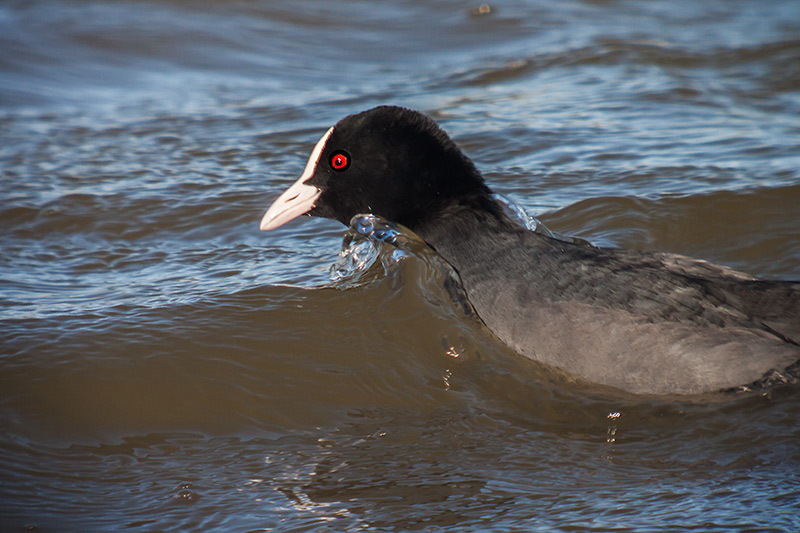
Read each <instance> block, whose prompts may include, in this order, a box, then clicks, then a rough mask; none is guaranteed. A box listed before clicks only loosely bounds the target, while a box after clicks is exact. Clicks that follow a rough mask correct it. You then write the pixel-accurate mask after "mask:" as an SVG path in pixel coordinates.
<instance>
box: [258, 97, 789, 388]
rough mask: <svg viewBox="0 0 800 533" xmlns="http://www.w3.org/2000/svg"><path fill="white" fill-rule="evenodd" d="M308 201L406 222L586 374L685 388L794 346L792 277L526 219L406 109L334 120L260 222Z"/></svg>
mask: <svg viewBox="0 0 800 533" xmlns="http://www.w3.org/2000/svg"><path fill="white" fill-rule="evenodd" d="M340 163H341V165H339V164H340ZM337 166H339V167H341V168H337ZM298 199H299V200H298ZM308 211H310V213H311V214H319V215H321V216H327V217H329V218H334V219H336V220H339V221H341V222H344V223H347V222H348V221H349V219H350V218H351V217H352V216H354V215H356V214H359V213H367V212H371V213H374V214H376V215H380V216H382V217H384V218H387V219H389V220H392V221H394V222H397V223H400V224H403V225H405V226H406V227H408V228H409V229H411V230H412V231H414V232H415V233H417V234H418V235H419V236H420V237H421V238H422V239H423V240H424V241H425V242H426V243H428V245H430V246H431V247H432V248H433V249H434V250H435V251H436V252H437V253H438V254H439V255H441V256H442V258H444V260H445V261H447V262H448V263H449V264H450V265H451V266H452V267H453V268H454V269H455V271H456V272H457V273H458V275H459V277H460V280H461V283H462V285H463V288H464V290H465V292H466V294H467V296H468V298H469V300H470V302H471V303H472V305H473V307H474V308H475V310H476V312H477V314H478V316H479V317H480V318H481V319H482V320H483V322H484V323H485V324H486V325H487V326H488V327H489V329H491V330H492V331H493V332H494V334H495V335H496V336H497V337H498V338H499V339H501V340H502V341H503V342H505V343H506V344H508V345H509V346H510V347H512V348H513V349H515V350H516V351H518V352H519V353H521V354H523V355H525V356H527V357H530V358H532V359H534V360H537V361H540V362H542V363H545V364H548V365H552V366H554V367H557V368H560V369H561V370H564V371H566V372H568V373H569V374H572V375H574V376H577V377H579V378H582V379H585V380H588V381H592V382H596V383H601V384H604V385H609V386H612V387H616V388H619V389H623V390H627V391H630V392H635V393H643V394H693V393H702V392H708V391H717V390H723V389H729V388H733V387H738V386H746V385H748V384H751V383H754V382H756V381H759V380H761V379H764V378H765V377H767V376H769V375H770V374H771V373H773V372H782V371H784V370H786V369H787V368H789V367H791V366H792V365H796V363H797V361H798V360H800V344H798V342H799V341H800V283H795V282H782V281H765V280H758V279H755V278H751V277H749V276H747V275H745V274H742V273H739V272H735V271H733V270H731V269H728V268H726V267H722V266H718V265H714V264H711V263H708V262H705V261H699V260H695V259H691V258H688V257H684V256H679V255H674V254H663V253H644V252H635V251H627V250H620V249H603V248H595V247H592V246H586V245H581V244H574V243H571V242H564V241H562V240H558V239H554V238H551V237H548V236H546V235H542V234H540V233H535V232H531V231H528V230H527V229H525V228H523V227H522V226H520V225H519V224H517V223H516V222H514V221H512V220H511V219H509V218H508V217H507V216H506V215H505V214H504V212H503V209H502V208H501V206H500V205H499V204H498V203H497V201H496V200H494V199H493V197H492V195H491V191H490V189H489V188H488V187H487V186H486V185H485V183H484V182H483V179H482V177H481V176H480V173H479V172H478V171H477V169H475V167H474V165H473V164H472V162H471V161H470V160H469V159H468V158H467V157H466V156H464V155H463V154H462V153H461V151H460V150H458V148H457V147H456V145H455V144H454V143H453V142H452V141H451V140H450V139H449V138H448V137H447V135H446V134H445V133H444V132H443V131H442V130H440V129H439V128H438V127H437V126H436V125H435V123H434V122H433V121H431V120H430V119H428V118H427V117H425V116H424V115H421V114H419V113H416V112H413V111H410V110H406V109H401V108H395V107H380V108H375V109H373V110H370V111H366V112H364V113H360V114H358V115H351V116H350V117H347V118H345V119H343V120H342V121H340V122H339V123H338V124H337V125H336V126H335V127H334V128H332V129H331V130H329V132H328V133H326V135H325V136H324V137H323V138H322V139H321V140H320V142H319V143H318V145H317V147H315V150H314V153H312V157H311V158H310V159H309V163H308V166H307V167H306V171H305V172H304V174H303V176H301V178H300V179H299V180H298V182H297V183H296V184H295V185H293V186H292V188H290V189H289V190H288V191H287V192H286V193H284V195H282V196H281V197H280V198H279V199H278V200H277V201H276V202H275V204H273V206H272V207H271V208H270V210H269V211H268V212H267V214H266V215H265V216H264V219H263V220H262V229H271V228H272V227H277V226H278V225H280V224H282V223H283V222H285V221H286V220H289V219H291V218H294V216H297V215H299V214H302V213H304V212H308Z"/></svg>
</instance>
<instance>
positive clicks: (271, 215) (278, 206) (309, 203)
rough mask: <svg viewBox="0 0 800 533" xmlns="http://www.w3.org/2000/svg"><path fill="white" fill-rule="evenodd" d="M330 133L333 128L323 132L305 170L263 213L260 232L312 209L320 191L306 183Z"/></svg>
mask: <svg viewBox="0 0 800 533" xmlns="http://www.w3.org/2000/svg"><path fill="white" fill-rule="evenodd" d="M331 133H333V128H331V129H329V130H328V131H327V132H325V135H323V136H322V138H321V139H320V140H319V142H317V145H316V146H314V149H313V150H312V151H311V155H310V156H309V158H308V163H306V168H305V169H304V170H303V173H302V174H301V175H300V177H299V178H298V179H297V181H296V182H294V184H292V186H291V187H289V188H288V189H286V190H285V191H284V192H283V194H281V195H280V196H278V199H277V200H275V201H274V202H273V203H272V205H271V206H269V209H267V212H266V213H264V217H263V218H262V219H261V226H260V227H261V230H262V231H265V230H270V229H275V228H277V227H278V226H282V225H283V224H285V223H287V222H289V221H290V220H292V219H293V218H297V217H299V216H300V215H302V214H304V213H308V212H309V211H311V209H312V208H313V207H314V205H315V204H316V202H317V199H318V198H319V196H320V194H322V191H321V190H319V189H317V188H316V187H314V186H313V185H308V184H307V183H306V182H307V181H308V180H310V179H311V177H312V176H313V175H314V172H315V171H316V170H317V163H319V157H320V155H321V154H322V151H323V150H324V149H325V143H327V142H328V137H330V136H331Z"/></svg>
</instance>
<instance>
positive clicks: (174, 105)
mask: <svg viewBox="0 0 800 533" xmlns="http://www.w3.org/2000/svg"><path fill="white" fill-rule="evenodd" d="M479 7H480V4H479V3H477V2H476V3H465V2H455V1H451V0H434V1H422V0H403V1H400V2H393V3H380V4H376V3H373V2H359V1H355V2H343V1H333V0H328V1H324V2H319V1H315V2H311V1H300V2H298V1H292V2H288V1H287V2H261V1H250V2H243V1H232V2H211V1H204V2H184V1H181V0H152V1H147V2H145V1H133V2H108V1H106V2H101V1H84V0H78V1H72V2H58V1H55V0H7V1H5V2H3V3H2V4H0V171H1V172H2V184H1V185H0V187H2V188H1V189H0V197H2V202H1V203H0V250H1V251H2V253H0V364H1V365H2V366H0V530H2V531H20V530H24V529H25V528H29V529H32V530H43V531H111V530H120V529H124V528H128V529H134V530H213V529H216V530H223V531H254V530H272V531H410V530H422V531H441V530H444V529H448V528H450V527H453V528H454V529H457V530H459V531H486V530H494V531H576V530H577V531H586V530H591V531H612V530H613V531H652V530H654V529H657V528H661V529H665V530H670V531H686V530H696V531H732V530H737V531H787V532H790V531H791V532H794V531H797V530H798V529H800V518H798V516H800V514H799V513H798V511H799V510H800V503H798V502H800V448H798V442H800V420H798V415H797V413H798V412H800V394H799V393H798V392H799V390H798V388H797V386H790V385H785V386H780V387H776V388H773V389H771V390H769V391H766V392H765V393H763V394H760V393H751V394H740V395H733V396H725V397H707V398H690V399H681V398H637V397H631V396H629V395H624V394H620V393H615V392H613V391H608V390H602V389H600V388H598V387H594V386H591V385H586V384H580V383H573V382H571V381H570V380H569V379H567V378H565V377H564V376H561V375H559V374H558V373H557V372H554V371H552V370H550V369H547V368H542V367H540V366H537V365H536V364H534V363H532V362H529V361H526V360H521V359H520V358H519V357H517V356H516V355H515V354H513V353H510V351H509V350H507V349H506V348H504V347H503V346H502V345H499V344H498V343H497V341H496V340H495V339H494V338H493V337H492V336H491V334H489V333H488V332H487V331H485V329H483V328H482V326H481V324H480V323H479V322H477V321H476V320H475V318H474V317H473V316H471V315H470V312H469V307H468V305H465V303H464V302H463V301H461V300H459V297H458V294H457V291H455V292H454V290H453V287H452V284H451V283H449V282H448V279H449V278H448V275H447V272H446V269H444V270H443V269H442V268H441V266H440V265H437V263H436V261H435V258H431V257H428V256H426V255H425V254H424V253H421V254H417V253H416V252H418V250H417V249H416V248H412V252H415V253H408V254H406V255H402V256H401V257H400V258H399V260H396V261H390V260H388V259H386V261H384V259H385V258H386V257H391V255H389V256H387V255H386V254H387V253H389V254H391V253H393V252H391V250H389V251H387V250H385V249H381V250H380V251H379V256H380V257H382V258H384V259H381V261H377V262H375V264H374V265H373V266H372V267H370V268H368V269H366V270H365V271H363V272H362V273H361V274H359V276H358V277H357V278H356V279H349V278H347V279H341V280H339V281H331V279H330V277H329V276H330V269H331V266H332V265H334V264H335V263H336V261H337V257H338V255H337V254H338V252H339V251H340V249H341V245H342V238H343V235H344V228H343V227H342V226H340V225H339V224H337V223H334V222H331V221H326V220H312V219H305V218H304V219H302V220H299V221H297V222H293V223H290V224H288V225H286V226H284V227H281V228H279V229H278V230H275V231H273V232H270V233H261V232H259V231H258V222H259V220H260V217H261V215H262V214H263V212H264V210H265V209H266V207H267V206H268V205H269V203H270V202H271V201H272V200H273V199H274V198H275V197H276V196H277V195H278V194H279V193H280V192H281V191H282V190H283V189H284V188H285V187H286V186H287V185H288V184H290V183H291V182H292V181H294V179H295V178H296V177H297V176H298V175H299V174H300V172H301V171H302V168H303V166H304V164H305V161H306V158H307V155H308V153H309V152H310V150H311V148H312V147H313V145H314V143H315V142H316V141H317V140H318V139H319V137H320V135H321V134H322V133H324V131H325V130H326V129H327V128H329V127H330V126H331V125H332V124H333V123H335V122H336V121H337V120H338V119H340V118H341V117H343V116H344V115H346V114H349V113H352V112H357V111H361V110H364V109H367V108H369V107H372V106H374V105H378V104H381V103H394V104H400V105H406V106H409V107H413V108H415V109H419V110H422V111H425V112H427V113H429V114H431V115H432V116H433V117H435V118H436V119H437V120H438V121H439V122H440V123H441V124H442V125H443V126H444V127H445V129H446V130H447V131H448V132H449V133H450V134H451V135H452V136H453V137H454V139H455V140H456V141H457V142H458V143H459V144H460V145H461V146H462V147H463V148H464V150H465V151H466V152H467V153H468V154H469V155H470V156H471V157H472V158H473V159H474V160H475V162H476V164H477V165H478V167H479V168H480V169H481V170H482V171H483V172H484V173H485V175H486V177H487V179H488V181H489V182H490V184H491V185H492V187H493V188H494V189H495V190H496V191H497V192H498V193H500V194H502V195H504V196H505V197H507V198H509V199H510V200H511V201H513V202H515V203H516V204H518V205H520V206H521V207H522V208H524V209H525V210H527V211H528V212H530V213H532V214H533V215H535V216H536V217H538V218H539V219H540V220H542V221H543V222H544V223H545V224H547V226H548V227H549V228H550V229H552V230H553V231H555V232H558V233H560V234H563V235H570V236H574V237H579V238H583V239H586V240H588V241H590V242H592V243H593V244H596V245H604V246H623V247H627V248H636V249H645V250H663V251H670V252H677V253H683V254H687V255H692V256H695V257H701V258H704V259H708V260H711V261H715V262H720V263H723V264H726V265H729V266H731V267H734V268H737V269H739V270H744V271H746V272H749V273H752V274H755V275H759V276H763V277H768V278H772V279H798V278H800V246H798V243H799V242H800V209H799V208H798V206H800V121H798V116H800V7H799V6H798V4H797V2H796V1H794V0H783V1H776V2H770V3H766V4H765V3H753V2H743V1H724V2H723V1H710V2H688V1H680V0H653V1H650V2H624V1H622V2H577V1H567V2H558V3H553V2H523V1H516V2H515V1H509V2H503V3H497V4H494V3H493V4H490V9H489V12H488V13H484V14H481V11H484V12H485V11H486V9H483V10H481V9H479ZM400 251H403V250H400ZM380 254H383V255H380ZM404 254H405V252H404ZM376 257H377V256H376ZM386 265H388V266H386Z"/></svg>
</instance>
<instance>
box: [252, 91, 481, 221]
mask: <svg viewBox="0 0 800 533" xmlns="http://www.w3.org/2000/svg"><path fill="white" fill-rule="evenodd" d="M490 194H491V191H490V190H489V188H488V187H487V186H486V185H485V184H484V182H483V178H482V177H481V175H480V173H479V172H478V170H477V169H476V168H475V165H473V164H472V161H470V160H469V158H467V156H465V155H464V154H463V153H462V152H461V150H459V148H458V147H457V146H456V144H455V143H454V142H453V141H452V140H451V139H450V138H449V137H448V136H447V134H446V133H445V132H444V131H443V130H442V129H441V128H439V126H437V125H436V123H435V122H434V121H433V120H432V119H430V118H429V117H427V116H425V115H423V114H422V113H418V112H416V111H412V110H409V109H404V108H400V107H392V106H381V107H376V108H374V109H370V110H369V111H364V112H362V113H358V114H356V115H350V116H348V117H345V118H344V119H342V120H340V121H339V122H338V123H337V124H336V125H335V126H334V127H333V128H331V129H330V130H328V132H327V133H326V134H325V135H324V136H323V137H322V139H320V141H319V142H318V143H317V146H316V147H315V148H314V150H313V151H312V153H311V157H310V158H309V160H308V164H307V165H306V168H305V171H304V172H303V174H302V175H301V176H300V179H298V180H297V182H295V184H294V185H292V186H291V187H290V188H289V189H287V190H286V192H284V193H283V194H282V195H281V196H280V197H279V198H278V199H277V200H276V201H275V203H274V204H273V205H272V206H271V207H270V208H269V210H268V211H267V213H266V214H265V215H264V218H263V219H262V221H261V229H272V228H276V227H278V226H280V225H281V224H283V223H285V222H288V221H289V220H291V219H293V218H295V217H296V216H299V215H301V214H304V213H309V214H311V215H316V216H322V217H327V218H332V219H334V220H338V221H339V222H342V223H343V224H349V222H350V219H351V218H352V217H353V216H354V215H356V214H360V213H373V214H375V215H379V216H382V217H384V218H386V219H388V220H391V221H393V222H397V223H399V224H403V225H404V226H407V227H408V228H410V229H412V230H415V229H417V228H418V227H419V226H420V225H423V224H426V223H428V222H430V221H431V220H434V219H435V218H437V217H439V216H442V213H443V212H445V211H446V210H448V209H451V208H452V207H454V206H466V207H469V208H476V209H480V208H486V207H487V206H489V208H491V206H493V205H494V203H493V202H491V201H490V200H489V196H490Z"/></svg>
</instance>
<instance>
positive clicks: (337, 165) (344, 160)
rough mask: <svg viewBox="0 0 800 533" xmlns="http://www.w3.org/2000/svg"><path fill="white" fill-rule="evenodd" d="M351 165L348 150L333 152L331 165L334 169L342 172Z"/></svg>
mask: <svg viewBox="0 0 800 533" xmlns="http://www.w3.org/2000/svg"><path fill="white" fill-rule="evenodd" d="M349 166H350V155H349V154H348V153H347V152H345V151H344V150H339V151H337V152H334V153H333V155H332V156H331V167H333V170H338V171H339V172H341V171H342V170H346V169H347V167H349Z"/></svg>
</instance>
